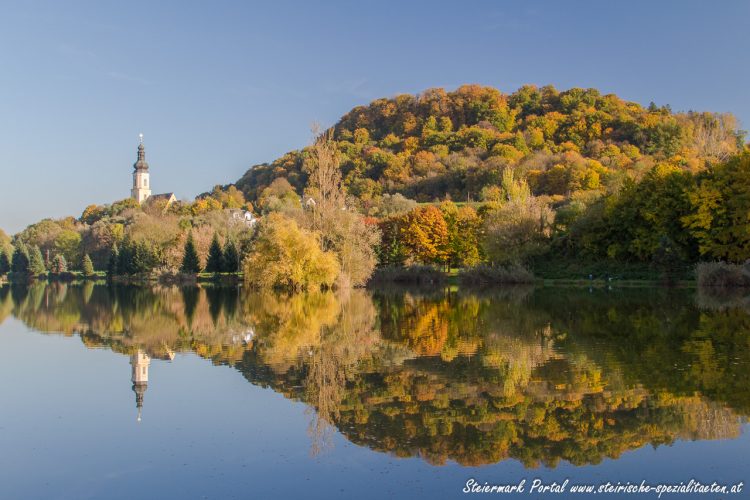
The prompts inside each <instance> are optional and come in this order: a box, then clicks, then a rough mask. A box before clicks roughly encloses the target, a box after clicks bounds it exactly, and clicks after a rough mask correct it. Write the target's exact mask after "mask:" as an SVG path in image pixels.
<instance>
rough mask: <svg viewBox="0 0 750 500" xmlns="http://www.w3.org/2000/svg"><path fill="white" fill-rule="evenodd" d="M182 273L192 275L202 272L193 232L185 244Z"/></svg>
mask: <svg viewBox="0 0 750 500" xmlns="http://www.w3.org/2000/svg"><path fill="white" fill-rule="evenodd" d="M180 271H182V272H183V273H192V274H196V273H199V272H201V261H200V257H198V251H197V250H196V248H195V241H193V233H192V232H191V233H189V234H188V237H187V241H186V242H185V253H184V255H183V257H182V266H180Z"/></svg>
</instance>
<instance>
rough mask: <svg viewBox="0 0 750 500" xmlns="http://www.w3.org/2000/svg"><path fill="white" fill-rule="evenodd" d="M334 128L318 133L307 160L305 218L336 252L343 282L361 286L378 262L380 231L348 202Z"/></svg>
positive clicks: (323, 242) (326, 248)
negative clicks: (377, 250)
mask: <svg viewBox="0 0 750 500" xmlns="http://www.w3.org/2000/svg"><path fill="white" fill-rule="evenodd" d="M332 134H333V132H332V131H327V132H324V133H322V134H319V135H318V136H317V137H316V139H315V141H314V143H313V145H312V146H311V147H310V154H309V157H308V161H307V163H306V164H305V169H306V172H307V173H308V182H307V187H306V189H305V199H306V200H309V202H308V201H306V202H305V205H306V211H305V217H304V218H303V222H304V223H305V224H306V226H307V227H308V228H309V229H311V230H312V231H315V232H317V233H319V234H320V239H321V248H322V250H323V251H326V252H327V251H332V252H334V254H335V255H336V257H337V259H338V263H339V268H340V271H341V272H340V282H339V285H342V286H348V285H352V286H362V285H364V284H365V283H366V282H367V280H368V279H369V278H370V276H371V275H372V272H373V270H374V268H375V265H376V263H377V257H376V254H375V246H376V245H377V244H378V242H379V241H380V234H379V232H378V228H377V226H376V225H375V224H368V223H367V222H366V221H365V218H364V217H363V216H362V215H361V214H359V213H357V212H356V210H354V208H353V207H352V206H347V204H346V195H345V192H344V187H343V185H342V180H341V165H340V152H339V150H338V147H337V145H336V142H335V141H334V140H333V135H332Z"/></svg>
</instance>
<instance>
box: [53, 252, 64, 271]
mask: <svg viewBox="0 0 750 500" xmlns="http://www.w3.org/2000/svg"><path fill="white" fill-rule="evenodd" d="M50 272H51V273H52V274H62V273H65V272H68V262H67V261H66V260H65V256H64V255H63V254H61V253H59V254H57V255H55V257H54V258H53V259H52V262H51V263H50Z"/></svg>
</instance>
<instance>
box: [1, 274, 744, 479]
mask: <svg viewBox="0 0 750 500" xmlns="http://www.w3.org/2000/svg"><path fill="white" fill-rule="evenodd" d="M665 293H666V292H660V291H647V290H646V291H644V290H638V291H632V292H629V291H624V292H616V293H615V292H604V291H598V292H592V293H589V292H588V291H585V290H562V289H541V290H536V291H533V290H530V289H522V290H515V291H505V292H503V294H502V295H499V294H495V293H490V294H482V295H476V294H463V293H457V292H449V291H437V292H433V293H430V294H429V295H424V294H419V293H404V292H400V293H398V292H393V291H391V292H388V293H385V292H384V293H378V294H375V295H374V296H371V295H369V294H368V293H367V292H364V291H360V290H355V291H352V292H350V293H348V294H333V293H328V294H324V293H317V294H300V295H292V296H286V295H283V296H281V295H276V294H270V293H247V292H241V291H238V290H236V289H223V288H213V287H209V288H202V289H199V288H192V289H182V290H180V289H176V288H156V289H144V288H133V287H115V288H107V287H102V286H92V285H89V286H82V287H78V286H66V285H58V284H55V285H44V284H36V285H33V286H31V287H28V288H26V287H18V288H16V287H13V288H10V289H9V288H7V287H6V288H0V320H1V319H2V317H3V316H2V314H3V311H9V310H12V314H13V315H14V316H16V317H18V318H20V319H22V320H23V321H24V322H26V323H27V324H28V325H30V326H31V327H33V328H35V329H37V330H40V331H50V332H60V333H63V334H66V335H72V334H78V335H79V336H80V337H81V339H83V341H84V342H85V343H86V344H87V345H88V346H90V347H98V346H107V347H109V348H111V349H113V350H115V351H117V352H123V353H127V354H133V353H136V352H138V351H139V350H142V351H143V352H145V353H147V354H148V355H149V356H151V357H164V356H167V355H169V354H170V353H171V352H175V351H193V352H196V353H197V354H198V355H200V356H202V357H205V358H208V359H211V360H212V361H213V362H214V363H221V364H230V365H232V366H234V367H235V368H236V369H237V370H239V371H240V372H241V373H242V374H243V375H244V376H245V377H246V378H247V379H248V380H249V381H250V382H252V383H253V384H259V385H262V386H267V387H271V388H273V389H274V390H276V391H278V392H280V393H283V394H284V395H286V396H287V397H290V398H293V399H297V400H301V401H304V402H306V403H307V404H309V405H310V406H311V407H312V408H314V409H315V418H313V421H312V423H311V428H310V431H311V434H312V437H313V438H314V439H313V444H314V447H315V450H317V449H319V448H320V447H321V446H325V445H326V444H327V442H328V438H329V437H330V432H331V430H332V429H333V428H336V429H338V430H339V431H340V432H342V433H343V434H344V435H345V436H347V438H348V439H350V440H351V441H353V442H355V443H359V444H363V445H366V446H368V447H370V448H372V449H375V450H380V451H385V452H390V453H394V454H396V455H398V456H412V455H419V456H421V457H423V458H425V459H426V460H428V461H430V462H431V463H438V464H439V463H444V462H445V461H446V460H455V461H458V462H461V463H465V464H482V463H489V462H496V461H499V460H503V459H506V458H516V459H518V460H521V461H522V462H523V463H524V464H526V465H527V466H535V465H537V464H540V463H543V464H547V465H554V464H556V463H558V462H559V461H560V460H565V461H569V462H571V463H574V464H587V463H598V462H599V461H601V460H602V459H603V458H605V457H617V456H619V455H620V454H621V453H623V452H624V451H627V450H630V449H634V448H638V447H641V446H644V445H646V444H653V445H658V444H664V443H671V442H673V441H674V440H676V439H719V438H729V437H734V436H736V435H737V434H738V432H739V423H740V420H739V418H740V417H739V416H745V415H747V414H748V413H750V392H749V390H750V387H748V386H749V385H750V383H749V382H748V380H747V377H746V375H745V374H746V373H747V367H748V366H750V316H749V315H748V313H747V312H745V311H744V310H740V309H734V308H716V309H714V310H710V311H699V310H698V309H696V308H695V307H694V306H693V302H692V298H691V297H690V295H689V294H688V293H687V292H672V293H669V294H665ZM5 314H7V312H6V313H5Z"/></svg>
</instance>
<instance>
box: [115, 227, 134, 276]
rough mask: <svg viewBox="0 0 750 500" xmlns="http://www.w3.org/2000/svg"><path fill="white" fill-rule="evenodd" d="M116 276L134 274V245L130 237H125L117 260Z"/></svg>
mask: <svg viewBox="0 0 750 500" xmlns="http://www.w3.org/2000/svg"><path fill="white" fill-rule="evenodd" d="M117 271H118V274H135V272H136V271H135V245H134V243H133V241H132V240H131V239H130V237H127V236H126V237H125V240H124V241H123V242H122V248H120V253H119V254H118V259H117Z"/></svg>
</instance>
